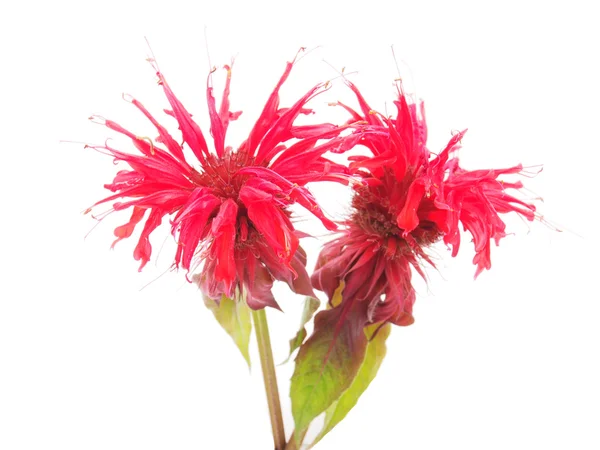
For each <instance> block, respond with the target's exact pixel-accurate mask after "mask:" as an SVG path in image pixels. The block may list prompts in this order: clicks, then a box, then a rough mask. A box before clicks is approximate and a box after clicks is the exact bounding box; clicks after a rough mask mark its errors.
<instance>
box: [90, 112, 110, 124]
mask: <svg viewBox="0 0 600 450" xmlns="http://www.w3.org/2000/svg"><path fill="white" fill-rule="evenodd" d="M88 120H90V121H91V122H93V123H97V124H98V125H106V119H105V118H104V117H102V116H99V115H98V114H92V115H91V116H90V117H88Z"/></svg>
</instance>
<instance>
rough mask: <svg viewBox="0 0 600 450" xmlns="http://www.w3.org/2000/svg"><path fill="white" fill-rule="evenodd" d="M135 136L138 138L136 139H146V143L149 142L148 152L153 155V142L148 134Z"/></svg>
mask: <svg viewBox="0 0 600 450" xmlns="http://www.w3.org/2000/svg"><path fill="white" fill-rule="evenodd" d="M135 138H136V139H138V140H140V141H146V142H148V144H150V154H151V155H152V156H154V155H155V152H154V143H153V142H152V139H150V138H149V137H148V136H136V137H135Z"/></svg>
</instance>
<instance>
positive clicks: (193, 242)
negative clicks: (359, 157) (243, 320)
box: [91, 61, 358, 309]
mask: <svg viewBox="0 0 600 450" xmlns="http://www.w3.org/2000/svg"><path fill="white" fill-rule="evenodd" d="M151 62H152V63H153V67H154V68H155V69H156V71H157V75H158V83H159V85H161V86H162V88H163V89H164V93H165V95H166V97H167V99H168V102H169V104H170V106H171V109H170V110H165V112H166V113H167V114H168V115H170V116H172V117H173V118H174V119H175V120H176V121H177V124H178V126H179V130H180V131H181V137H182V140H183V143H181V144H180V143H179V142H178V141H177V140H176V139H175V138H174V137H173V136H172V135H171V134H169V132H168V131H167V129H166V128H165V127H164V126H162V125H161V124H160V123H159V122H158V121H157V120H156V119H155V118H154V117H153V116H152V115H151V114H150V112H149V111H148V110H147V109H146V108H145V107H144V106H143V105H142V104H141V103H140V102H139V101H138V100H136V99H134V98H132V97H130V96H126V97H125V99H126V100H128V101H130V102H131V103H132V104H133V105H134V106H135V107H137V109H139V110H140V111H141V112H142V113H143V114H144V115H145V116H146V117H147V118H148V120H149V121H150V122H151V123H152V124H153V125H154V127H155V128H156V131H157V133H158V137H157V138H156V139H154V140H152V139H150V138H148V137H141V136H138V135H136V134H134V133H132V132H130V131H128V130H127V129H125V128H123V127H122V126H121V125H119V124H117V123H115V122H113V121H110V120H106V119H104V118H101V117H98V116H93V117H92V118H91V119H92V120H94V121H96V122H100V123H102V124H104V125H105V126H106V127H108V128H110V129H111V130H114V131H116V132H118V133H121V134H123V135H125V136H127V137H128V138H130V139H131V141H132V143H133V145H134V146H135V148H136V149H137V150H138V151H139V153H140V154H131V153H126V152H123V151H121V150H118V149H115V148H112V147H111V146H109V144H108V143H107V144H105V145H104V146H97V147H95V148H97V149H99V150H101V151H102V152H104V153H108V154H110V155H111V156H113V157H114V158H115V160H116V161H122V162H124V163H126V164H128V165H129V167H130V168H129V169H126V170H121V171H120V172H118V173H117V175H116V177H115V179H114V180H113V182H112V183H110V184H107V185H105V187H106V188H107V189H109V190H110V191H112V192H113V195H110V196H108V197H106V198H104V199H102V200H100V201H99V202H97V203H96V204H95V205H94V206H96V205H99V204H102V203H106V202H114V203H112V210H114V211H121V210H125V209H130V210H131V216H130V219H129V221H128V222H127V223H125V224H124V225H121V226H119V227H117V228H116V229H115V232H114V233H115V236H116V237H117V239H116V240H115V242H114V243H113V246H114V245H115V244H116V243H117V242H119V241H120V240H121V239H124V238H128V237H130V236H131V235H132V233H133V232H134V229H135V228H136V227H137V226H138V224H141V223H143V226H142V231H141V235H140V237H139V241H138V243H137V245H136V247H135V250H134V258H135V259H136V260H138V261H140V270H141V269H142V268H143V267H144V265H145V264H146V263H147V262H148V261H149V260H150V257H151V254H152V246H151V244H150V235H151V233H152V232H153V231H154V230H155V229H156V228H157V227H158V226H159V225H160V224H161V222H162V221H163V219H164V218H165V216H170V217H171V220H170V226H171V232H172V234H173V236H174V237H175V239H176V241H177V244H178V247H177V251H176V254H175V258H174V266H175V267H180V266H181V267H182V268H183V269H185V270H187V271H188V272H190V271H192V270H194V269H196V268H198V267H201V273H200V274H199V275H197V277H198V278H197V280H198V282H199V284H200V287H201V288H202V290H203V292H204V293H205V294H206V295H208V296H209V297H211V298H214V299H219V298H220V297H221V295H226V296H228V297H231V296H232V295H233V294H234V291H235V289H236V288H244V290H245V292H246V299H247V302H248V304H249V305H250V307H252V308H254V309H258V308H262V307H264V306H273V307H277V303H276V302H275V300H274V298H273V295H272V294H271V286H272V283H273V281H274V280H275V279H277V280H283V281H286V282H287V283H288V284H289V285H290V287H291V288H292V289H293V290H294V291H295V292H297V293H300V294H305V295H310V294H312V288H311V286H310V281H309V278H308V275H307V273H306V269H305V265H306V255H305V253H304V251H303V250H302V248H301V247H299V239H298V237H299V233H298V232H297V231H296V230H295V228H294V225H293V224H292V221H291V219H290V211H289V209H288V207H289V206H290V205H292V204H294V203H297V204H299V205H301V206H303V207H304V208H306V209H307V210H308V211H309V212H310V213H311V214H313V215H315V216H316V217H317V218H319V219H320V220H321V222H322V223H323V224H324V225H325V227H327V228H328V229H329V230H334V229H336V225H335V224H334V223H333V222H332V221H330V220H329V219H327V218H326V217H325V215H324V214H323V212H322V211H321V209H320V208H319V206H318V204H317V202H316V200H315V198H314V197H313V196H312V195H311V193H310V192H309V191H308V189H307V188H306V187H305V185H306V184H307V183H309V182H313V181H321V180H329V181H338V182H346V181H347V176H348V175H347V174H348V169H347V168H346V167H344V166H342V165H339V164H336V163H334V162H332V161H330V160H328V159H327V158H325V157H324V156H323V154H324V153H325V152H327V151H328V150H332V151H345V149H346V148H347V147H348V146H352V145H354V142H355V141H356V140H357V139H358V136H354V135H353V134H349V135H346V136H345V137H342V136H341V135H340V133H341V132H342V131H343V130H344V129H346V128H348V127H346V126H343V127H338V126H334V125H332V124H327V123H322V124H316V125H304V126H297V125H294V121H295V120H296V118H297V117H298V116H299V115H300V114H309V113H311V112H312V111H311V110H310V109H307V108H306V107H305V106H306V104H307V102H308V101H309V100H311V99H312V98H313V97H315V96H316V95H318V94H319V93H321V92H323V91H324V90H325V89H326V88H327V85H325V84H319V85H317V86H314V87H313V88H312V89H310V90H309V91H308V92H307V93H306V94H304V95H303V96H302V97H301V98H300V99H298V100H297V101H296V102H295V103H294V104H293V105H292V106H290V107H288V108H280V106H279V90H280V88H281V86H282V85H283V83H284V82H285V81H286V79H287V78H288V76H289V74H290V71H291V70H292V66H293V64H294V63H293V62H291V63H288V64H287V66H286V69H285V71H284V73H283V75H282V76H281V78H280V79H279V82H278V83H277V85H276V87H275V89H274V90H273V92H272V93H271V95H270V96H269V98H268V100H267V102H266V105H265V107H264V109H263V110H262V113H261V114H260V117H259V118H258V120H257V122H256V124H255V125H254V127H253V128H252V130H251V132H250V135H249V136H248V138H247V139H246V140H245V141H244V142H243V143H242V144H241V145H240V146H239V147H238V148H237V149H233V148H232V147H231V146H227V145H226V134H227V129H228V126H229V124H230V122H231V121H233V120H235V119H237V118H238V116H239V115H240V114H241V112H232V111H230V106H229V92H230V82H231V68H230V67H228V66H226V67H225V70H226V77H227V78H226V82H225V87H224V90H223V95H222V98H221V102H220V106H219V107H218V108H217V105H216V100H215V97H214V95H213V88H212V85H211V80H212V72H211V74H210V75H209V77H208V81H207V88H206V95H207V103H208V112H209V116H210V133H211V136H212V141H213V144H214V151H211V150H209V145H208V143H207V140H206V139H205V135H204V134H203V132H202V131H201V128H200V126H199V125H198V124H197V123H196V122H195V121H194V120H193V119H192V116H191V114H190V113H189V112H188V111H187V110H186V109H185V107H184V106H183V104H182V103H181V102H180V101H179V99H178V98H177V97H176V96H175V94H174V93H173V91H172V89H171V87H170V86H169V84H168V83H167V82H166V80H165V78H164V76H163V74H162V73H161V72H160V71H159V69H158V67H157V66H156V65H155V63H154V62H153V61H151ZM292 139H294V140H292ZM188 151H191V153H193V156H194V157H195V161H194V162H191V161H190V158H189V156H188V157H186V156H185V153H187V152H188Z"/></svg>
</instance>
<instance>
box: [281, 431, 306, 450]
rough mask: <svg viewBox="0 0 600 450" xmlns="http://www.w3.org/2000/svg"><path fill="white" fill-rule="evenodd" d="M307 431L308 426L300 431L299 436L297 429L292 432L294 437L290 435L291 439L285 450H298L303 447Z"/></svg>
mask: <svg viewBox="0 0 600 450" xmlns="http://www.w3.org/2000/svg"><path fill="white" fill-rule="evenodd" d="M307 431H308V428H307V429H306V430H304V431H303V432H302V433H300V434H299V435H298V437H296V431H294V432H293V433H292V437H290V441H289V442H288V443H287V445H286V446H285V450H298V449H299V448H300V447H302V441H303V440H304V437H305V436H306V432H307Z"/></svg>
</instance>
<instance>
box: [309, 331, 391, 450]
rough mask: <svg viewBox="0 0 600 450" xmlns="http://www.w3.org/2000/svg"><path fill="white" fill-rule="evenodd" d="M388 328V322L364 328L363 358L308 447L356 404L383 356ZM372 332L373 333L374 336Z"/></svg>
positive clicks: (375, 373) (373, 376)
mask: <svg viewBox="0 0 600 450" xmlns="http://www.w3.org/2000/svg"><path fill="white" fill-rule="evenodd" d="M390 330H391V325H390V324H389V323H388V324H386V325H384V326H381V325H380V324H374V325H371V326H369V327H367V328H365V334H366V335H367V338H368V339H369V343H368V345H367V351H366V353H365V359H364V361H363V363H362V365H361V366H360V369H359V371H358V373H357V374H356V378H354V381H353V382H352V384H351V385H350V387H349V388H348V389H347V390H346V391H345V392H344V393H343V394H342V396H341V397H340V398H339V400H338V401H337V402H335V403H334V404H333V405H331V406H330V407H329V408H328V409H327V411H326V412H325V425H324V426H323V429H322V430H321V432H320V433H319V435H318V436H317V438H316V439H315V440H314V441H313V443H312V444H311V447H310V448H312V447H313V446H315V445H316V444H317V442H319V441H320V440H321V439H323V437H324V436H325V435H326V434H327V433H329V432H330V431H331V430H332V429H333V428H334V427H335V426H336V425H337V424H338V423H340V422H341V421H342V420H343V419H344V417H346V415H347V414H348V413H349V412H350V410H351V409H352V408H353V407H354V405H356V403H357V402H358V399H359V398H360V396H361V395H362V393H363V392H365V390H366V389H367V387H369V384H370V383H371V381H373V379H374V378H375V376H376V375H377V371H378V370H379V366H381V363H382V362H383V358H384V357H385V353H386V346H385V341H386V339H387V337H388V336H389V335H390ZM375 333H376V334H375ZM373 334H375V336H374V337H373Z"/></svg>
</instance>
